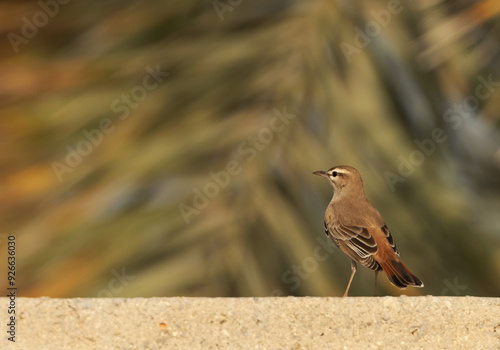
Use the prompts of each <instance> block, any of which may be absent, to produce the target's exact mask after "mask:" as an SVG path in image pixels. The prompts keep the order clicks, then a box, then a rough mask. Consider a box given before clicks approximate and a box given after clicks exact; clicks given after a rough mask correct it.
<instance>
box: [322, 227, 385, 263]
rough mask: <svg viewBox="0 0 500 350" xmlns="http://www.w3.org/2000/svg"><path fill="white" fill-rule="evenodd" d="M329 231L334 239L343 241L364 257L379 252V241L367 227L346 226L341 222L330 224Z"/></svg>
mask: <svg viewBox="0 0 500 350" xmlns="http://www.w3.org/2000/svg"><path fill="white" fill-rule="evenodd" d="M329 233H330V235H331V237H332V238H333V240H334V241H335V240H338V241H342V242H343V243H344V244H345V245H347V246H348V247H349V248H350V249H351V250H353V251H354V252H355V253H356V254H357V255H358V256H359V257H360V258H362V259H363V258H367V257H369V256H371V255H374V254H375V253H377V243H375V240H374V239H373V237H372V235H371V234H370V232H369V231H368V229H367V228H366V227H357V226H345V225H342V224H340V223H339V224H337V225H332V226H330V227H329Z"/></svg>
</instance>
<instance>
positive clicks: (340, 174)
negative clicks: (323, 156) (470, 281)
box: [313, 165, 364, 197]
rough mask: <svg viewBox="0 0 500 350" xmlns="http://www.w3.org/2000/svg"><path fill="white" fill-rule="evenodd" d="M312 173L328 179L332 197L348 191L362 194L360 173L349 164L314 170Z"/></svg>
mask: <svg viewBox="0 0 500 350" xmlns="http://www.w3.org/2000/svg"><path fill="white" fill-rule="evenodd" d="M313 174H314V175H319V176H322V177H324V178H326V179H328V181H330V183H331V184H332V186H333V190H334V194H333V195H334V197H340V196H343V195H344V194H346V193H349V195H356V194H364V192H363V180H362V179H361V175H360V174H359V172H358V171H357V170H356V169H354V168H353V167H351V166H347V165H338V166H334V167H333V168H331V169H329V170H327V171H315V172H314V173H313Z"/></svg>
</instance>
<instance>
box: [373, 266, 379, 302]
mask: <svg viewBox="0 0 500 350" xmlns="http://www.w3.org/2000/svg"><path fill="white" fill-rule="evenodd" d="M377 276H378V270H375V291H374V292H373V296H374V297H376V296H377Z"/></svg>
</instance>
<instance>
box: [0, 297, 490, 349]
mask: <svg viewBox="0 0 500 350" xmlns="http://www.w3.org/2000/svg"><path fill="white" fill-rule="evenodd" d="M8 303H9V300H8V299H7V298H0V305H3V307H2V309H3V310H4V311H3V312H0V323H1V324H3V325H4V326H3V327H2V328H3V329H4V330H3V331H2V332H1V334H2V336H1V339H0V348H1V349H9V348H16V349H219V348H221V349H297V350H298V349H407V348H408V349H454V350H455V349H499V348H500V298H475V297H381V298H310V297H304V298H295V297H282V298H183V297H179V298H148V299H145V298H133V299H50V298H18V299H17V300H16V338H15V339H16V342H15V344H14V343H12V342H10V341H8V340H7V337H9V334H8V333H6V331H5V330H6V329H7V328H8V326H6V324H7V323H8V322H9V316H10V315H8V314H7V308H8Z"/></svg>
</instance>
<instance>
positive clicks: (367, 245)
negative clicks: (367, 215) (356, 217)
mask: <svg viewBox="0 0 500 350" xmlns="http://www.w3.org/2000/svg"><path fill="white" fill-rule="evenodd" d="M325 231H326V234H327V235H328V236H330V238H331V239H332V240H333V241H334V242H335V244H336V245H337V247H339V248H340V249H341V250H342V251H343V252H344V253H346V254H347V255H348V256H349V257H350V258H351V259H353V260H355V261H358V262H360V263H361V264H362V265H364V266H366V267H368V268H371V269H374V270H377V269H379V264H378V263H377V261H376V257H375V255H376V254H377V252H379V250H380V249H382V250H383V251H385V252H388V251H387V250H386V249H389V251H390V249H391V248H392V250H393V251H394V252H395V253H396V254H397V255H398V256H399V251H398V249H397V247H396V244H395V243H394V239H393V238H392V235H391V233H390V232H389V229H388V228H387V226H386V225H385V224H384V226H382V227H362V226H347V225H343V224H341V223H340V222H337V223H335V224H333V225H326V223H325ZM375 236H376V237H375ZM385 241H387V243H385ZM377 243H378V244H377ZM380 244H382V245H383V246H384V247H379V245H380ZM389 246H390V248H389ZM379 255H380V254H379ZM384 255H385V254H384Z"/></svg>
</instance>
